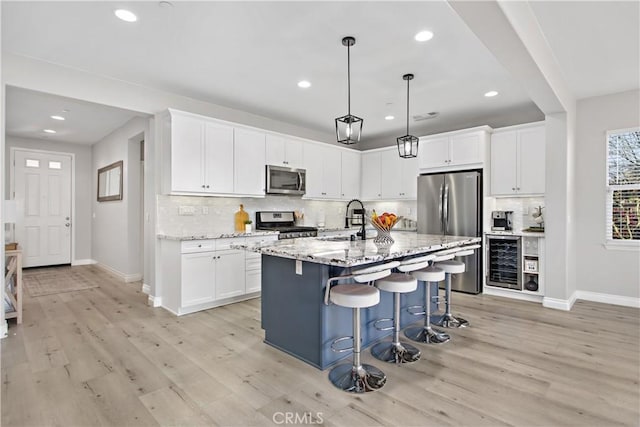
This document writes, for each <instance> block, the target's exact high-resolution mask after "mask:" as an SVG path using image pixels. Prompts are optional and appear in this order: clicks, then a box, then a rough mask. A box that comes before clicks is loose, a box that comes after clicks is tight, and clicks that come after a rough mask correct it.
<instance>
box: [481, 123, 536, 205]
mask: <svg viewBox="0 0 640 427" xmlns="http://www.w3.org/2000/svg"><path fill="white" fill-rule="evenodd" d="M544 156H545V127H544V124H540V125H534V126H530V125H528V126H524V127H511V128H509V129H506V130H497V131H496V132H495V133H494V134H493V135H492V136H491V194H492V195H494V196H507V195H508V196H514V195H539V194H544V191H545V190H544V187H545V180H544V175H545V162H544Z"/></svg>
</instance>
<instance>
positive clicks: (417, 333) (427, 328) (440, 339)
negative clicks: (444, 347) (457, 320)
mask: <svg viewBox="0 0 640 427" xmlns="http://www.w3.org/2000/svg"><path fill="white" fill-rule="evenodd" d="M431 284H432V282H425V285H426V287H427V289H426V290H425V302H424V305H425V316H424V326H417V327H413V328H407V329H405V331H404V334H405V335H406V336H407V338H409V339H410V340H413V341H417V342H421V343H425V344H442V343H445V342H447V341H449V339H450V338H451V337H450V336H449V334H446V333H444V332H442V331H439V330H437V329H433V328H432V327H431Z"/></svg>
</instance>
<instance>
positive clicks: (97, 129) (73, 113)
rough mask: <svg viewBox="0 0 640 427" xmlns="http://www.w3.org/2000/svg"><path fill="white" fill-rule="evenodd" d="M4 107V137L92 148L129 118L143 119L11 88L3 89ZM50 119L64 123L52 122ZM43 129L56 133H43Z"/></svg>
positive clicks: (61, 98) (70, 100)
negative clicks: (67, 143)
mask: <svg viewBox="0 0 640 427" xmlns="http://www.w3.org/2000/svg"><path fill="white" fill-rule="evenodd" d="M6 104H7V110H6V111H7V113H6V119H5V120H6V123H5V128H6V133H7V135H11V136H18V137H21V138H35V139H46V140H49V141H61V142H70V143H74V144H87V145H92V144H94V143H96V142H98V141H100V140H101V139H102V138H104V137H105V136H107V135H108V134H110V133H111V132H112V131H113V130H115V129H117V128H119V127H121V126H122V125H123V124H125V123H126V122H128V121H129V120H131V119H132V118H134V117H136V116H142V115H143V114H140V113H134V112H132V111H126V110H122V109H119V108H112V107H107V106H105V105H101V104H93V103H91V102H85V101H78V100H76V99H71V98H63V97H60V96H56V95H49V94H45V93H41V92H34V91H31V90H26V89H20V88H15V87H12V86H8V87H7V91H6ZM65 110H67V111H65ZM52 115H59V116H61V117H64V118H65V120H64V121H60V120H54V119H52V118H51V116H52ZM44 129H50V130H54V131H56V133H55V134H50V133H46V132H44Z"/></svg>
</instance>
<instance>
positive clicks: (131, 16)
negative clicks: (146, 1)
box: [113, 9, 138, 22]
mask: <svg viewBox="0 0 640 427" xmlns="http://www.w3.org/2000/svg"><path fill="white" fill-rule="evenodd" d="M113 13H115V15H116V16H117V17H118V18H120V19H122V20H123V21H126V22H136V21H137V20H138V17H137V16H136V14H135V13H133V12H131V11H130V10H126V9H118V10H116V11H115V12H113Z"/></svg>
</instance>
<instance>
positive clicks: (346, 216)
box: [344, 199, 367, 240]
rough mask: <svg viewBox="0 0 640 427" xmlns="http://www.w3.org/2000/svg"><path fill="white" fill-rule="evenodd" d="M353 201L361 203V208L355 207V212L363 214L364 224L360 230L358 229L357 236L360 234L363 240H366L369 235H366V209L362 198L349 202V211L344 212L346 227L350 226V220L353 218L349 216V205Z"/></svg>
mask: <svg viewBox="0 0 640 427" xmlns="http://www.w3.org/2000/svg"><path fill="white" fill-rule="evenodd" d="M353 202H357V203H360V208H361V209H354V210H353V213H354V214H360V215H362V225H361V227H360V231H358V232H357V233H356V236H360V238H361V239H362V240H366V239H367V235H366V232H365V218H364V215H365V210H364V204H363V203H362V202H361V201H360V200H358V199H353V200H351V201H350V202H349V203H347V212H346V213H345V214H344V228H349V220H350V219H351V220H353V217H350V216H349V207H350V206H351V203H353Z"/></svg>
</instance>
